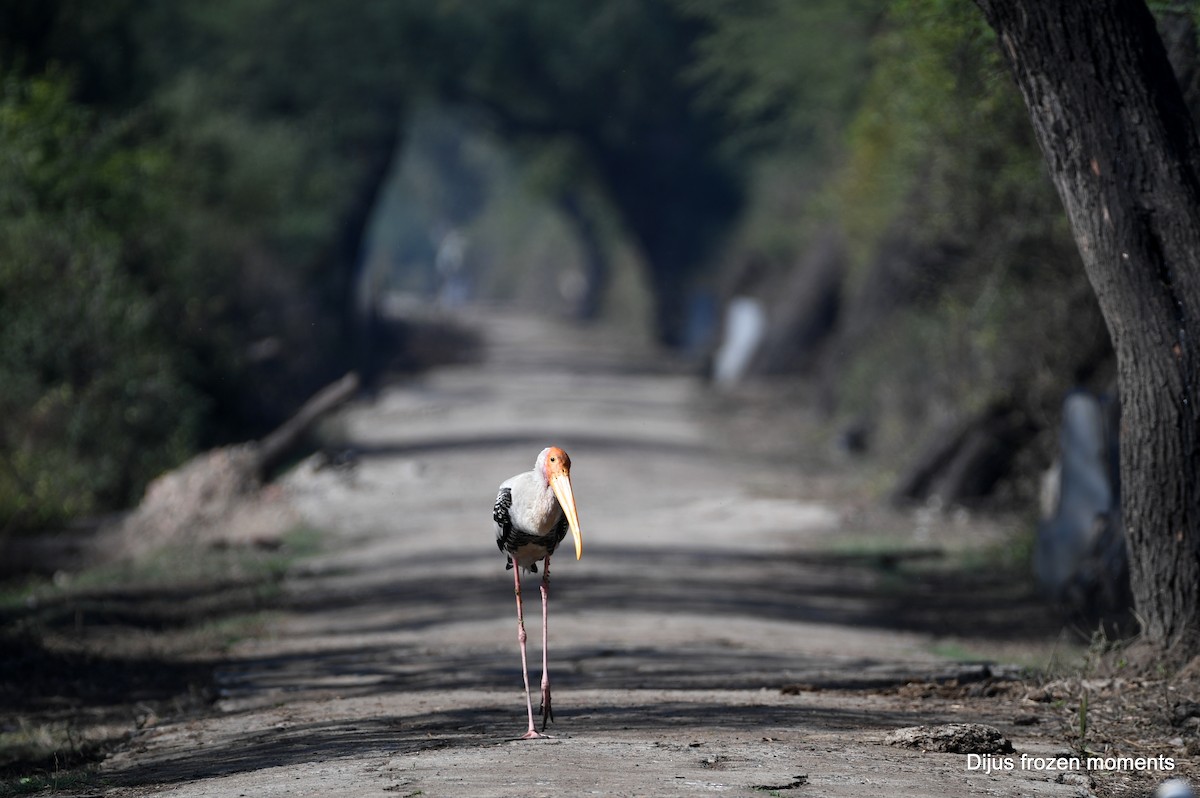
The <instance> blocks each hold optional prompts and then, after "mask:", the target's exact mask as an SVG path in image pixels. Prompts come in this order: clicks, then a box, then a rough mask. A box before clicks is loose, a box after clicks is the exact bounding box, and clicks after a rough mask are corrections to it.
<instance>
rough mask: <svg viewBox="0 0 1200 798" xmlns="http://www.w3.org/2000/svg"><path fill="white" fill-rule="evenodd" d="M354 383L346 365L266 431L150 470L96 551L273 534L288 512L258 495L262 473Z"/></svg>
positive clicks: (134, 552) (131, 551)
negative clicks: (141, 490) (134, 502)
mask: <svg viewBox="0 0 1200 798" xmlns="http://www.w3.org/2000/svg"><path fill="white" fill-rule="evenodd" d="M358 387H359V378H358V375H357V374H356V373H354V372H350V373H349V374H346V375H345V376H344V377H342V378H341V379H339V380H338V381H336V382H334V383H331V384H329V385H327V386H325V387H324V388H322V389H321V390H320V391H318V392H317V393H316V394H314V395H313V396H312V398H310V399H309V400H308V401H307V402H305V403H304V405H303V406H301V408H300V409H299V410H298V411H297V412H296V413H295V415H293V416H292V417H291V418H289V419H288V420H287V421H285V422H284V423H283V424H282V425H280V426H279V427H278V428H277V429H276V430H275V431H274V432H272V433H270V434H269V435H267V436H266V437H265V438H262V439H261V440H258V441H248V442H246V443H240V444H234V445H232V446H222V447H219V448H216V449H212V450H210V451H207V452H204V453H202V454H199V455H197V456H196V457H193V458H192V459H191V460H189V461H188V462H186V463H184V464H183V465H181V466H179V467H178V468H175V469H172V470H171V471H168V472H166V473H165V474H162V475H161V476H159V477H157V478H156V479H154V480H153V481H152V482H151V483H150V484H149V485H148V486H147V487H146V493H145V495H144V496H143V498H142V501H141V503H140V504H138V506H137V508H136V509H134V510H133V511H132V512H131V513H129V514H128V515H126V516H124V518H122V519H121V520H120V521H119V522H118V523H116V524H115V525H113V526H111V527H110V528H109V529H107V530H105V534H102V535H101V538H102V539H103V542H102V543H100V544H99V546H98V547H99V548H101V549H103V550H104V551H102V552H98V554H101V555H103V558H104V559H114V558H115V559H124V558H128V557H136V556H139V555H140V554H143V553H145V552H147V551H150V550H153V549H155V548H158V547H160V546H162V545H165V544H167V543H172V542H197V541H207V542H218V541H224V542H232V543H262V542H266V541H268V540H269V539H270V538H273V537H278V535H280V534H282V533H283V532H284V531H286V527H287V526H290V525H291V524H292V523H294V519H293V518H291V515H290V512H289V511H288V510H287V508H286V507H285V506H284V505H283V503H282V502H279V501H269V500H266V499H264V500H262V501H260V500H259V499H261V498H262V491H261V488H262V487H263V483H264V481H265V480H266V479H267V476H268V475H269V474H270V472H271V470H272V469H273V468H275V467H277V466H278V465H279V463H280V462H282V461H283V460H284V458H285V457H286V456H287V455H288V454H289V453H290V452H291V451H293V450H294V449H295V448H296V447H297V446H298V445H299V444H300V442H301V441H302V440H303V438H304V436H305V434H306V433H307V432H308V431H309V430H310V429H311V428H312V426H313V425H314V424H316V423H317V421H319V420H320V419H321V418H323V417H324V416H326V415H327V414H329V413H330V412H331V411H333V410H335V409H336V408H338V407H340V406H341V405H342V404H344V403H345V402H346V401H348V400H349V399H350V398H351V397H353V396H354V395H355V393H356V392H357V391H358ZM275 498H278V497H275ZM235 517H236V522H235Z"/></svg>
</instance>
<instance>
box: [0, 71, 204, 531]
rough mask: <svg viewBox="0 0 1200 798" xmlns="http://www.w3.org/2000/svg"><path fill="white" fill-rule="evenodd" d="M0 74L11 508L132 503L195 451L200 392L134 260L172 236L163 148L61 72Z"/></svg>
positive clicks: (25, 514) (1, 279)
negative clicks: (160, 202)
mask: <svg viewBox="0 0 1200 798" xmlns="http://www.w3.org/2000/svg"><path fill="white" fill-rule="evenodd" d="M0 86H2V87H0V153H2V155H3V157H0V319H3V335H0V384H2V385H3V386H4V390H3V392H2V393H0V450H3V451H4V453H5V457H4V458H3V460H4V461H5V463H6V465H5V467H4V468H2V469H0V519H7V520H8V521H9V522H11V521H13V520H18V521H19V522H20V523H21V524H23V525H39V524H44V523H51V522H54V521H60V520H62V519H63V518H66V517H69V516H72V515H76V514H80V513H85V512H91V511H94V510H96V509H97V508H99V507H103V506H111V505H112V504H114V503H119V502H122V501H125V500H128V499H129V498H130V496H131V494H132V493H134V492H135V491H136V490H138V489H139V488H140V487H141V485H143V484H144V483H145V481H146V480H147V479H149V478H150V477H152V476H153V475H155V474H156V473H158V472H159V471H161V470H162V469H163V468H165V467H167V466H170V465H173V464H174V463H175V462H177V461H178V460H179V459H180V458H181V457H182V456H183V455H185V454H186V453H187V452H188V451H189V450H190V448H191V446H192V445H193V444H194V442H195V436H196V432H197V427H198V424H199V419H200V414H201V412H202V409H203V403H202V399H201V397H199V396H198V395H197V394H196V393H195V391H194V390H192V389H191V388H190V387H189V386H188V385H187V384H186V382H185V380H184V379H183V377H182V374H181V369H180V364H179V362H178V361H177V359H176V358H175V352H174V351H173V350H172V348H171V346H170V344H169V341H170V339H171V338H172V336H171V335H170V334H169V332H168V331H169V325H170V324H171V322H172V321H175V320H174V319H170V318H168V317H167V316H165V315H164V310H165V308H164V306H163V303H162V302H161V300H160V299H159V298H158V297H156V296H155V294H154V293H153V291H152V290H150V288H151V287H150V285H149V284H148V281H143V280H140V279H139V278H138V276H137V275H136V274H135V273H134V269H133V268H132V267H134V266H144V265H146V260H147V259H148V258H149V257H151V256H152V253H154V252H155V251H156V250H158V251H161V248H162V245H163V242H162V241H161V239H160V238H159V233H158V231H157V230H156V222H155V219H154V216H155V211H154V208H153V207H152V204H153V195H152V194H150V193H148V192H147V191H146V186H147V185H148V184H153V183H154V181H156V180H160V179H161V178H162V176H163V174H164V170H165V168H166V166H167V162H168V160H167V158H166V154H165V152H163V151H162V150H161V149H156V148H154V147H151V146H140V147H129V146H125V145H124V144H123V143H122V141H121V136H122V132H123V131H121V130H120V128H119V126H111V125H110V126H105V125H102V124H100V123H99V122H98V120H96V119H95V118H94V116H93V115H91V114H90V113H89V112H87V111H86V110H84V109H82V108H80V107H79V106H77V105H75V104H73V103H72V101H71V100H70V98H69V84H68V83H67V82H66V81H65V80H63V79H62V78H61V77H54V76H47V77H42V78H33V79H29V80H22V79H20V78H17V77H15V76H13V75H8V76H5V77H4V78H3V81H2V84H0Z"/></svg>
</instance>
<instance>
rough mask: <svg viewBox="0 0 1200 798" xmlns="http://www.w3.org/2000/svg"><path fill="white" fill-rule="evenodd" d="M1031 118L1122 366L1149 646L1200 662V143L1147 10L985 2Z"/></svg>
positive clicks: (1139, 589) (1133, 547)
mask: <svg viewBox="0 0 1200 798" xmlns="http://www.w3.org/2000/svg"><path fill="white" fill-rule="evenodd" d="M976 2H977V4H978V5H979V7H980V8H981V9H982V10H983V13H984V15H985V16H986V17H987V20H988V22H989V24H990V25H991V26H992V28H993V29H994V30H995V31H996V33H997V34H998V37H999V41H1000V46H1001V49H1002V51H1003V53H1004V56H1005V58H1006V59H1007V60H1008V62H1009V65H1010V67H1011V68H1012V72H1013V74H1014V76H1015V78H1016V82H1017V85H1018V87H1019V88H1020V90H1021V93H1022V95H1023V96H1024V98H1025V103H1026V105H1027V106H1028V108H1029V113H1030V117H1031V118H1032V121H1033V127H1034V130H1035V132H1036V134H1037V139H1038V143H1039V145H1040V146H1041V149H1042V152H1043V154H1044V156H1045V159H1046V163H1047V165H1048V167H1049V170H1050V175H1051V178H1052V179H1053V181H1054V184H1055V186H1056V188H1057V189H1058V193H1059V195H1060V196H1061V198H1062V201H1063V204H1064V206H1065V207H1066V211H1067V215H1068V217H1069V219H1070V222H1071V227H1072V230H1073V232H1074V236H1075V241H1076V244H1077V245H1078V247H1079V252H1080V255H1081V256H1082V258H1083V263H1084V267H1085V268H1086V270H1087V274H1088V279H1089V280H1090V281H1091V284H1092V287H1093V289H1094V290H1095V291H1096V295H1097V297H1098V299H1099V303H1100V308H1101V311H1102V312H1103V314H1104V318H1105V322H1106V323H1107V325H1108V329H1109V333H1110V335H1111V337H1112V341H1113V346H1114V348H1115V350H1116V354H1117V367H1118V372H1119V386H1120V395H1121V402H1122V406H1123V412H1124V417H1123V421H1122V426H1123V429H1122V437H1121V480H1122V483H1123V488H1122V501H1123V505H1124V518H1125V526H1126V530H1127V535H1128V538H1127V545H1128V549H1129V555H1130V577H1131V587H1132V590H1133V594H1134V601H1135V603H1136V606H1137V611H1138V613H1139V615H1140V617H1141V620H1142V623H1143V630H1142V632H1143V635H1144V639H1145V641H1146V642H1147V643H1148V644H1150V645H1151V646H1153V647H1154V648H1155V649H1156V650H1157V651H1158V652H1159V653H1161V654H1166V655H1167V656H1169V657H1170V659H1171V660H1174V661H1179V660H1183V659H1185V658H1190V657H1192V656H1195V655H1197V654H1200V485H1198V484H1197V480H1198V479H1200V447H1198V446H1197V443H1198V439H1197V433H1198V431H1200V396H1197V367H1198V366H1200V338H1198V336H1200V272H1198V271H1197V261H1198V260H1200V179H1198V175H1200V170H1198V169H1197V164H1198V163H1200V157H1198V153H1200V146H1198V144H1197V139H1196V132H1195V130H1194V128H1193V124H1192V120H1191V117H1190V115H1189V113H1188V110H1187V107H1186V105H1185V104H1184V100H1183V96H1182V94H1181V92H1180V89H1179V85H1178V83H1177V81H1176V78H1175V75H1174V74H1173V72H1172V70H1171V66H1170V64H1169V62H1168V60H1167V54H1166V51H1165V49H1164V47H1163V43H1162V40H1161V39H1160V38H1159V35H1158V33H1157V31H1156V29H1155V22H1154V18H1153V17H1152V16H1151V14H1150V12H1149V10H1148V9H1147V8H1146V5H1145V4H1144V2H1142V0H1054V2H1048V1H1047V0H976Z"/></svg>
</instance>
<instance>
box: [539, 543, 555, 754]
mask: <svg viewBox="0 0 1200 798" xmlns="http://www.w3.org/2000/svg"><path fill="white" fill-rule="evenodd" d="M549 609H550V558H549V557H546V559H545V560H543V561H542V731H545V730H546V724H547V723H549V722H550V721H552V720H554V711H553V710H552V709H551V708H550V655H549V646H550V625H549V623H548V616H549Z"/></svg>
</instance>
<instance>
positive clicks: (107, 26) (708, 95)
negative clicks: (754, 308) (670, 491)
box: [0, 0, 1113, 529]
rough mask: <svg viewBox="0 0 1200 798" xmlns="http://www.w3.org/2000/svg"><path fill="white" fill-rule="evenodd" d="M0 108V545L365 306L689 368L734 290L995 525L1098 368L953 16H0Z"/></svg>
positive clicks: (268, 378)
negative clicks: (600, 333) (463, 309)
mask: <svg viewBox="0 0 1200 798" xmlns="http://www.w3.org/2000/svg"><path fill="white" fill-rule="evenodd" d="M0 86H2V88H0V403H2V407H0V410H2V415H0V451H2V454H3V456H2V457H0V460H2V461H3V463H4V465H3V467H0V528H4V529H30V528H38V527H45V526H50V525H55V524H59V523H62V522H63V521H65V520H67V519H69V518H72V517H76V516H79V515H82V514H89V513H96V512H102V511H107V510H111V509H115V508H120V507H123V506H126V505H128V504H129V503H130V502H131V501H134V500H136V498H137V497H138V496H139V495H140V491H141V490H142V489H143V487H144V485H145V483H146V481H147V480H148V479H149V478H151V477H152V476H154V475H155V474H156V473H158V472H159V471H161V470H162V469H163V468H165V467H168V466H170V465H172V464H174V463H177V462H179V461H180V460H182V459H183V458H185V457H186V456H188V454H189V453H192V452H194V451H196V450H197V449H199V448H202V447H206V446H210V445H213V444H215V443H220V442H225V441H229V440H234V439H241V438H245V437H249V436H253V435H259V434H261V433H262V432H263V431H265V430H266V429H268V428H269V427H271V426H272V425H273V424H275V423H277V422H278V421H279V420H281V419H282V418H284V417H285V416H286V415H287V414H288V413H289V412H290V411H291V410H293V409H294V408H295V407H296V406H297V405H298V404H299V403H300V402H302V401H303V399H304V398H305V397H307V396H308V395H309V394H310V393H311V392H312V390H313V389H315V388H316V387H317V386H319V385H320V384H322V383H323V382H325V381H327V380H328V379H329V378H331V377H332V376H334V375H336V374H338V373H340V372H341V371H343V370H345V368H347V367H350V366H353V365H354V364H355V361H356V357H358V355H356V352H357V351H359V344H361V341H357V340H356V335H359V331H360V330H361V325H359V324H358V319H359V317H360V316H361V315H362V314H363V313H364V312H374V310H375V309H377V308H378V307H379V306H380V305H381V303H383V302H384V299H385V297H393V298H395V297H403V296H408V297H411V298H415V299H417V300H418V301H421V302H425V303H427V304H428V303H429V302H431V301H434V300H439V299H440V301H442V302H446V303H453V302H455V301H460V300H462V299H465V298H467V297H469V298H471V299H474V300H484V301H487V300H496V301H505V302H510V303H515V304H517V305H523V306H526V307H530V308H539V309H542V310H544V309H545V308H546V307H548V306H552V305H557V307H559V308H560V309H561V310H562V312H563V313H564V314H568V315H573V316H575V317H577V318H581V319H588V318H608V319H617V320H620V321H622V322H623V323H626V324H631V325H632V324H636V325H637V326H638V327H640V328H641V329H643V330H644V331H645V334H646V335H647V336H649V337H652V338H654V339H656V340H657V341H659V342H660V343H662V344H663V345H666V346H669V347H674V348H676V349H678V350H680V351H681V352H683V353H686V354H688V355H689V356H691V357H694V358H699V359H703V356H704V353H705V352H707V351H709V349H710V348H711V346H712V345H713V341H714V339H715V336H716V335H717V334H718V333H717V330H718V328H719V323H718V321H719V317H720V314H721V312H722V311H721V308H722V307H723V305H724V303H725V302H726V301H727V300H729V299H730V298H732V297H733V296H750V297H754V298H756V299H758V300H759V301H760V302H761V304H762V306H763V308H764V310H765V314H766V318H767V320H768V331H767V334H766V336H765V339H764V342H763V345H762V347H761V349H760V350H759V351H758V352H757V354H756V356H755V358H754V359H753V361H752V363H751V370H752V371H754V372H757V373H758V374H760V375H766V376H776V375H790V376H796V377H800V378H802V379H804V380H806V381H807V384H809V385H811V386H813V387H814V388H815V395H817V396H818V397H819V399H820V403H821V406H822V408H823V411H824V412H825V413H827V414H828V418H829V419H830V422H831V423H830V428H831V429H833V430H838V429H849V428H853V429H856V430H859V431H860V432H861V435H860V436H859V437H861V438H862V439H863V440H869V442H870V446H871V448H872V449H873V450H874V451H875V452H876V453H877V454H878V455H879V456H880V458H881V460H882V461H883V462H887V463H891V464H893V469H892V470H893V471H894V476H895V478H896V484H897V486H898V491H899V492H900V493H902V494H904V495H906V496H908V497H910V498H914V499H920V500H924V499H929V498H935V499H937V500H939V501H944V502H968V503H970V502H976V503H978V502H983V503H987V502H993V503H1001V504H1004V503H1008V504H1011V503H1013V502H1021V503H1022V504H1025V505H1027V504H1029V502H1030V501H1031V499H1032V494H1033V492H1034V490H1035V488H1034V485H1035V482H1036V474H1037V473H1038V471H1039V470H1040V469H1041V468H1042V467H1044V466H1045V465H1046V464H1047V463H1048V462H1049V459H1050V457H1051V450H1052V449H1053V445H1054V433H1053V431H1052V430H1053V426H1054V424H1055V422H1056V418H1057V413H1058V407H1059V403H1060V402H1061V398H1062V395H1063V393H1064V392H1065V391H1066V390H1067V389H1069V388H1071V387H1073V386H1080V385H1082V386H1086V387H1089V388H1093V389H1096V390H1106V389H1108V388H1109V387H1110V385H1111V380H1112V377H1113V362H1112V355H1111V348H1110V345H1109V342H1108V338H1107V334H1106V332H1105V329H1104V326H1103V323H1102V320H1101V318H1100V315H1099V312H1098V309H1097V307H1096V303H1095V300H1094V298H1093V296H1092V293H1091V290H1090V288H1089V286H1088V285H1087V282H1086V278H1085V276H1084V273H1083V270H1082V269H1081V268H1080V266H1079V263H1078V256H1077V254H1076V252H1075V248H1074V244H1073V243H1072V240H1071V238H1070V235H1069V232H1068V229H1067V225H1066V222H1065V219H1064V216H1063V213H1062V210H1061V207H1060V206H1059V203H1058V200H1057V198H1056V197H1055V195H1054V193H1053V190H1052V188H1051V185H1050V183H1049V181H1048V179H1047V177H1046V174H1045V170H1044V167H1043V166H1042V162H1041V156H1040V153H1039V152H1038V150H1037V148H1036V146H1035V145H1034V142H1033V138H1032V134H1031V132H1030V130H1029V123H1028V118H1027V116H1026V112H1025V109H1024V107H1023V105H1022V103H1021V100H1020V97H1019V96H1018V94H1017V92H1016V90H1015V89H1014V87H1013V86H1012V83H1011V79H1010V78H1009V76H1008V74H1007V73H1006V71H1005V68H1004V65H1003V64H1002V62H1001V60H1000V57H999V54H998V52H997V51H996V47H995V42H994V39H993V36H992V34H991V32H990V30H989V29H988V27H987V25H986V23H985V22H984V20H983V18H982V15H981V14H980V13H979V11H978V10H977V9H976V8H975V6H974V5H973V4H972V3H971V2H969V0H853V1H852V2H847V1H846V0H839V1H837V2H835V1H834V0H814V1H813V2H805V3H795V2H788V1H787V0H753V1H752V2H732V0H606V1H605V2H597V3H583V2H555V1H552V0H545V1H544V2H529V0H487V1H486V2H480V3H463V2H457V1H456V0H427V1H426V2H383V1H382V0H358V2H354V3H349V4H331V3H325V2H320V0H292V1H291V2H283V0H208V1H207V2H176V3H166V4H164V3H155V2H152V0H120V1H119V2H109V3H103V4H96V3H88V2H84V1H83V0H5V2H3V3H0ZM364 309H366V310H364ZM831 437H832V435H831ZM971 440H974V441H975V443H974V444H973V445H967V444H968V442H969V441H971ZM914 441H916V442H919V445H917V446H914ZM923 449H924V451H922V450H923ZM981 451H982V452H985V453H990V454H986V456H984V455H980V454H979V452H981Z"/></svg>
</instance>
